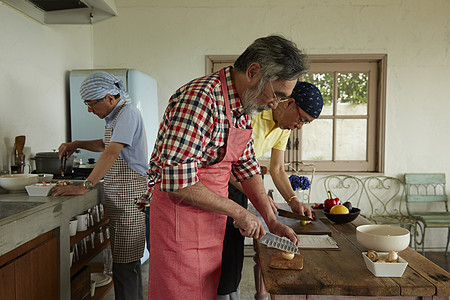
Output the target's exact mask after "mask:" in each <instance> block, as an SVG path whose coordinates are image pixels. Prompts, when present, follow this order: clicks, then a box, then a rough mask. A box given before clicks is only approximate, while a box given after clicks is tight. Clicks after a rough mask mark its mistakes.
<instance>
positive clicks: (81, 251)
mask: <svg viewBox="0 0 450 300" xmlns="http://www.w3.org/2000/svg"><path fill="white" fill-rule="evenodd" d="M108 224H109V218H108V217H107V216H105V218H103V219H102V220H101V221H100V222H99V223H96V224H94V226H91V227H89V228H88V229H87V230H86V231H80V232H77V234H76V235H75V236H72V237H70V247H71V248H74V247H75V245H77V246H76V247H77V248H78V260H75V261H74V262H73V264H72V267H71V268H70V276H71V286H72V287H71V291H72V292H71V294H72V300H79V299H80V298H79V296H77V295H79V293H80V288H79V287H80V286H86V284H87V285H89V286H90V277H87V278H85V277H86V276H85V275H83V272H86V271H85V270H86V266H87V265H88V264H89V263H90V261H91V260H92V259H93V258H94V257H96V256H97V255H98V254H100V253H101V252H102V251H103V250H104V249H105V248H106V247H108V246H109V245H110V242H109V239H107V235H106V228H107V226H108ZM92 233H94V245H93V246H92V242H91V240H89V241H86V240H85V239H86V238H87V237H89V239H90V238H91V234H92ZM100 234H102V235H103V243H101V242H100V239H99V235H100ZM100 266H101V269H100V268H99V266H98V265H97V266H96V268H95V269H92V270H90V269H89V270H90V272H100V273H101V272H103V265H102V264H100ZM80 276H81V277H80ZM83 281H84V282H83ZM85 281H87V283H86V282H85ZM112 286H113V283H112V282H111V283H109V284H108V285H106V286H104V287H102V288H101V289H99V288H97V289H96V291H95V296H94V298H95V299H102V298H103V297H104V296H105V295H106V294H107V293H108V291H109V290H110V289H111V288H112ZM0 299H1V298H0ZM81 299H82V298H81Z"/></svg>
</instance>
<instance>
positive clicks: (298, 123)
mask: <svg viewBox="0 0 450 300" xmlns="http://www.w3.org/2000/svg"><path fill="white" fill-rule="evenodd" d="M274 96H275V97H276V98H278V99H279V100H280V102H279V104H278V106H277V108H275V109H274V110H266V111H263V112H262V113H260V114H259V115H257V116H254V117H253V124H252V127H253V131H252V138H253V141H254V149H255V155H256V158H257V159H259V158H260V157H261V156H262V155H264V154H265V153H267V152H268V151H271V156H270V167H269V170H270V175H271V177H272V180H273V182H274V184H275V186H276V188H277V189H278V191H279V192H280V194H281V195H282V196H283V198H284V199H285V201H286V202H287V203H288V204H289V205H290V206H291V209H292V211H294V212H296V213H299V214H302V215H306V216H308V217H311V216H312V215H311V209H310V208H309V207H308V206H307V205H305V204H303V203H302V202H300V200H299V199H297V197H296V196H295V193H294V190H293V189H292V187H291V184H290V182H289V177H288V176H287V174H286V172H285V171H284V151H285V149H286V144H287V141H288V139H289V135H290V130H291V129H301V128H302V126H303V125H304V124H309V123H311V122H312V121H314V120H315V119H317V118H318V117H319V115H320V113H321V111H322V106H323V98H322V95H321V93H320V91H319V89H318V88H317V87H316V86H314V85H312V84H310V83H308V82H301V81H299V82H297V84H296V85H295V87H294V90H293V91H292V94H291V97H289V98H282V99H280V98H281V97H279V96H277V95H276V94H275V93H274ZM230 183H231V184H229V187H228V192H229V195H228V197H229V198H230V199H233V200H234V201H236V202H237V203H239V204H240V205H242V206H243V207H245V208H246V207H247V202H248V200H247V197H246V196H245V194H243V193H242V188H241V187H240V186H239V183H237V182H236V181H235V180H233V178H231V179H230ZM274 210H276V207H274ZM232 223H233V220H232V219H230V218H228V220H227V229H226V233H225V238H224V245H223V252H222V273H221V277H220V282H219V288H218V292H217V294H218V296H217V299H218V300H238V299H240V295H239V283H240V280H241V272H242V264H243V260H244V237H243V236H242V235H241V234H240V232H239V230H237V229H235V228H234V227H233V224H232Z"/></svg>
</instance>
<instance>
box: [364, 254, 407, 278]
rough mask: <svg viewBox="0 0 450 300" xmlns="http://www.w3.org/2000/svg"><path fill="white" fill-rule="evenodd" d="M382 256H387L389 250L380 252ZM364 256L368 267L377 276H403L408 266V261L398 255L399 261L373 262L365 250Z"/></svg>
mask: <svg viewBox="0 0 450 300" xmlns="http://www.w3.org/2000/svg"><path fill="white" fill-rule="evenodd" d="M378 255H379V256H380V258H386V257H387V255H388V253H387V252H378ZM362 256H363V258H364V262H365V263H366V266H367V269H369V271H370V272H371V273H372V274H373V275H375V276H376V277H402V276H403V273H404V272H405V270H406V267H407V266H408V262H407V261H406V260H404V259H403V258H401V257H400V256H399V257H398V261H397V262H373V261H371V260H370V258H368V257H367V252H363V253H362Z"/></svg>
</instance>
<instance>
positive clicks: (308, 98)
mask: <svg viewBox="0 0 450 300" xmlns="http://www.w3.org/2000/svg"><path fill="white" fill-rule="evenodd" d="M291 98H294V99H295V103H297V105H298V106H299V107H300V108H301V109H303V110H304V111H305V112H306V113H307V114H308V115H310V116H311V117H313V118H314V119H317V118H318V117H319V115H320V113H321V112H322V107H323V98H322V94H321V93H320V91H319V89H318V88H317V87H316V86H315V85H313V84H311V83H308V82H303V81H299V82H297V84H296V85H295V87H294V90H293V91H292V94H291Z"/></svg>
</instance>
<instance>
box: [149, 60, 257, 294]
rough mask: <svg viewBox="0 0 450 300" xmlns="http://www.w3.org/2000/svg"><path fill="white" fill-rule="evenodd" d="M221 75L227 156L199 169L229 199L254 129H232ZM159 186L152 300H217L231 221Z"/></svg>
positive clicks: (153, 208) (153, 210) (154, 202)
mask: <svg viewBox="0 0 450 300" xmlns="http://www.w3.org/2000/svg"><path fill="white" fill-rule="evenodd" d="M219 75H220V81H221V85H222V92H223V97H224V101H225V106H226V113H227V119H228V123H229V132H228V138H227V143H226V153H225V156H224V158H223V160H222V161H221V162H219V163H217V164H214V165H211V166H208V167H206V168H200V169H199V170H198V177H199V180H200V181H201V182H202V183H203V184H204V185H205V186H206V187H207V188H209V189H211V190H212V191H214V192H215V193H217V194H219V195H221V196H223V197H227V196H228V181H229V178H230V172H231V166H232V164H233V163H234V162H236V161H237V160H238V159H239V157H240V156H241V155H242V153H243V152H244V150H245V147H246V145H247V143H248V142H249V140H250V138H251V134H252V130H251V129H240V128H235V127H234V126H233V121H232V118H231V110H230V103H229V100H228V88H227V83H226V79H225V73H224V70H223V69H222V70H220V73H219ZM160 185H161V183H157V184H156V185H155V187H154V190H153V197H152V199H151V201H150V243H149V244H150V260H149V279H148V281H149V283H148V289H149V291H148V299H152V300H160V299H167V300H172V299H173V300H179V299H196V300H213V299H217V286H218V284H219V278H220V268H221V264H222V245H223V238H224V234H225V225H226V220H227V216H226V215H223V214H218V213H214V212H211V211H207V210H203V209H200V208H197V207H194V206H191V205H190V204H187V203H186V202H184V201H182V200H180V199H178V198H176V197H172V196H169V194H168V193H166V192H163V191H160ZM230 201H231V200H230Z"/></svg>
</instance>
